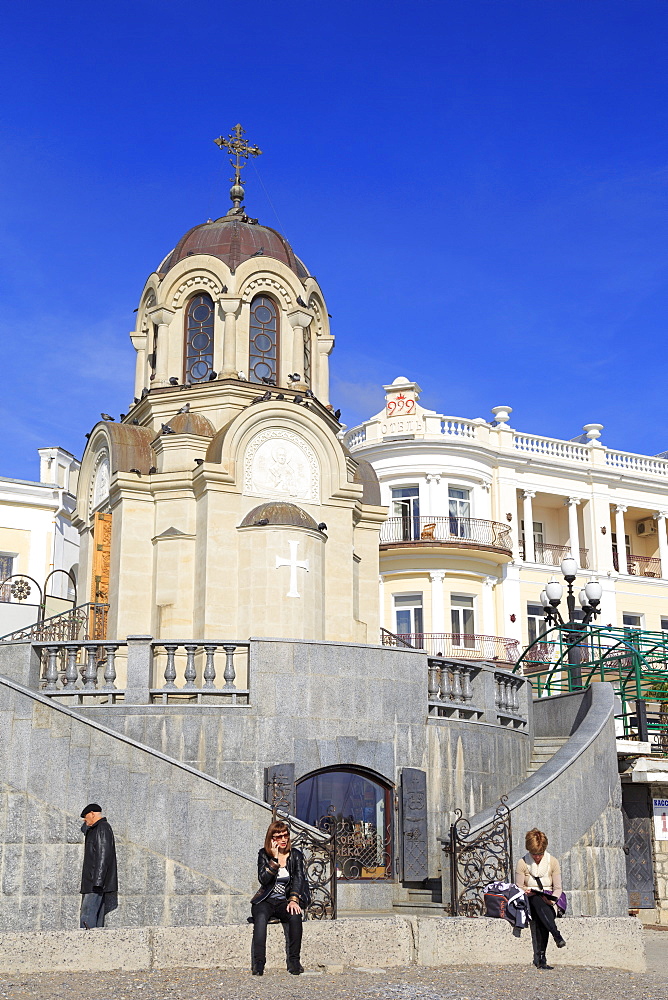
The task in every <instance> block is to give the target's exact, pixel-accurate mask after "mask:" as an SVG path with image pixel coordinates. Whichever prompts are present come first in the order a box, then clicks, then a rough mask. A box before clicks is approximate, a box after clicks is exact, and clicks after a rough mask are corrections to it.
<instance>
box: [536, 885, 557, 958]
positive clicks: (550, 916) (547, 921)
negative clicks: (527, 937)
mask: <svg viewBox="0 0 668 1000" xmlns="http://www.w3.org/2000/svg"><path fill="white" fill-rule="evenodd" d="M529 908H530V910H531V916H532V917H533V925H532V928H531V931H532V937H533V942H534V947H535V950H536V951H538V952H544V951H545V949H546V948H547V943H548V941H549V940H550V934H552V936H553V937H554V938H558V937H559V936H560V935H559V931H558V929H557V923H556V920H555V915H554V907H553V906H552V905H551V904H550V903H548V901H547V900H546V899H545V896H543V895H542V893H533V895H531V896H529Z"/></svg>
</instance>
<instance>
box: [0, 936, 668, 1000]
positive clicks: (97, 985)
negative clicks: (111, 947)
mask: <svg viewBox="0 0 668 1000" xmlns="http://www.w3.org/2000/svg"><path fill="white" fill-rule="evenodd" d="M646 940H647V953H648V964H649V966H650V971H648V972H646V973H643V974H637V973H629V972H610V971H605V970H602V969H596V968H580V969H575V968H572V969H571V968H568V967H565V968H560V969H554V970H553V971H552V972H538V971H537V970H535V969H534V968H533V967H528V968H523V967H519V966H512V967H507V968H505V969H494V968H491V967H488V966H485V967H481V966H477V967H463V966H459V967H455V966H450V967H448V968H447V969H414V968H413V969H407V970H405V971H401V970H395V969H389V970H386V971H385V970H381V971H378V970H375V971H370V970H368V971H364V970H355V969H346V970H345V971H343V972H319V973H316V972H313V971H310V970H307V973H306V974H305V975H303V976H298V977H297V976H289V975H288V974H287V973H286V972H278V971H276V972H273V971H270V972H266V973H265V975H264V976H263V977H262V978H261V979H260V978H258V977H254V976H251V975H250V973H238V972H221V971H220V970H211V971H203V970H200V969H195V970H190V969H185V970H180V971H179V972H149V973H138V972H135V973H122V972H108V973H95V974H91V973H55V974H53V973H51V974H48V975H47V974H39V975H29V976H25V975H24V976H9V977H7V976H2V977H0V1000H9V998H11V1000H14V998H16V1000H24V998H25V1000H32V998H33V997H37V998H39V1000H176V998H178V1000H320V998H322V1000H352V998H355V1000H625V998H627V997H628V998H633V1000H668V932H665V933H664V932H660V931H649V932H647V934H646ZM548 957H549V953H548Z"/></svg>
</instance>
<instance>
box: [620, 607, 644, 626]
mask: <svg viewBox="0 0 668 1000" xmlns="http://www.w3.org/2000/svg"><path fill="white" fill-rule="evenodd" d="M644 618H645V616H644V615H636V614H632V613H631V612H630V611H625V612H624V613H623V615H622V624H623V625H624V628H644V627H645V626H644Z"/></svg>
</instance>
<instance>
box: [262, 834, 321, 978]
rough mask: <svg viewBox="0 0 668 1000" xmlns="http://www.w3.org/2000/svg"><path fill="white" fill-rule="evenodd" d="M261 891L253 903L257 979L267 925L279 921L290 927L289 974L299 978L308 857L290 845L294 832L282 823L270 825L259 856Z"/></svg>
mask: <svg viewBox="0 0 668 1000" xmlns="http://www.w3.org/2000/svg"><path fill="white" fill-rule="evenodd" d="M257 877H258V880H259V882H260V888H259V889H258V891H257V892H256V893H255V895H254V896H253V898H252V900H251V913H252V914H253V916H252V920H253V965H252V972H253V975H254V976H261V975H263V973H264V964H265V956H266V947H267V922H268V921H269V920H271V918H272V917H278V919H279V920H280V921H281V923H286V924H287V925H288V972H290V973H292V975H293V976H298V975H300V973H302V972H303V971H304V970H303V968H302V966H301V964H300V961H299V957H300V952H301V944H302V912H303V907H305V906H307V905H308V883H307V881H306V872H305V869H304V855H303V854H302V852H301V851H299V850H297V848H296V847H291V845H290V828H289V827H288V824H287V823H284V822H283V821H282V820H276V821H275V822H273V823H271V824H270V825H269V829H268V830H267V835H266V837H265V838H264V847H261V848H260V850H259V852H258V856H257Z"/></svg>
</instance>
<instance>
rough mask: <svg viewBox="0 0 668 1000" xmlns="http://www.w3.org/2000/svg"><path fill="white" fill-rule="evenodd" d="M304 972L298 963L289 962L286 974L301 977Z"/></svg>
mask: <svg viewBox="0 0 668 1000" xmlns="http://www.w3.org/2000/svg"><path fill="white" fill-rule="evenodd" d="M303 971H304V967H303V966H302V965H301V964H300V963H299V962H289V963H288V972H289V973H290V975H291V976H301V974H302V972H303Z"/></svg>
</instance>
